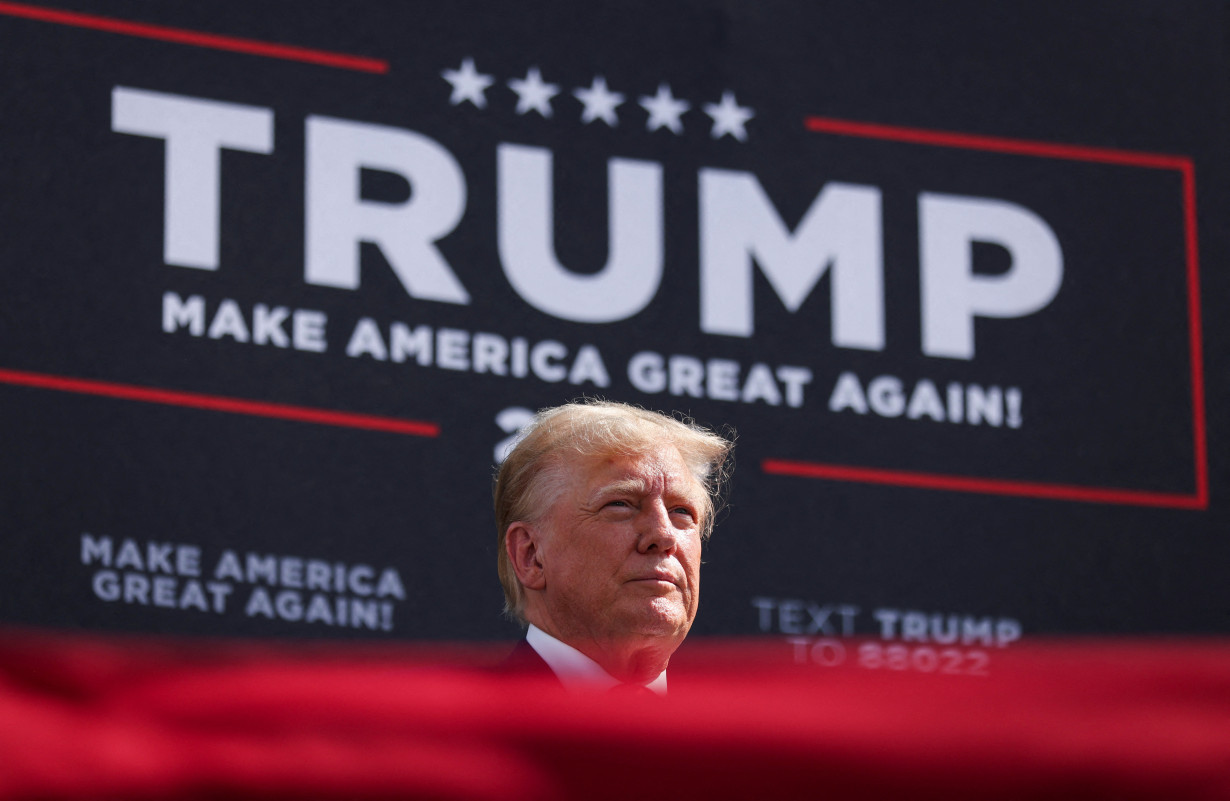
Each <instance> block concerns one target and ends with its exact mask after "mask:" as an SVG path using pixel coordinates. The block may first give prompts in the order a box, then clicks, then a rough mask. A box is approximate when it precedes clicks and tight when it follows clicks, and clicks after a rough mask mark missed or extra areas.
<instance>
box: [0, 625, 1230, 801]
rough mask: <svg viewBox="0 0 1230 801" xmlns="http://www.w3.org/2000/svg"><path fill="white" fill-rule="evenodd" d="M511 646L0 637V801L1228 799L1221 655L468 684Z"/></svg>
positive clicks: (1082, 644)
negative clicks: (653, 685) (634, 692)
mask: <svg viewBox="0 0 1230 801" xmlns="http://www.w3.org/2000/svg"><path fill="white" fill-rule="evenodd" d="M846 642H847V643H848V644H849V647H850V648H854V647H856V646H855V645H854V644H852V643H849V641H846ZM510 647H511V646H510V645H508V644H504V645H493V646H461V645H459V646H432V647H428V646H372V645H353V644H336V643H335V644H329V645H322V644H298V645H288V644H253V643H234V642H212V641H204V640H167V641H154V640H146V639H133V638H130V637H118V636H113V637H101V636H93V635H92V636H82V635H78V636H72V635H51V634H45V633H32V632H19V631H17V632H14V631H10V632H7V633H5V634H3V635H0V801H8V800H9V799H155V798H156V799H179V798H185V799H188V798H191V799H197V798H233V799H248V798H251V799H274V798H277V799H286V798H304V799H334V798H336V799H382V798H389V799H393V798H399V799H401V798H431V799H557V798H558V799H621V801H622V799H629V798H635V797H665V798H671V799H687V798H708V799H712V798H801V797H806V798H825V799H850V798H908V799H941V798H942V799H949V800H951V799H958V798H971V799H972V798H977V799H987V798H994V799H1026V798H1030V799H1035V798H1036V799H1041V798H1046V799H1055V798H1081V799H1103V798H1104V799H1230V642H1227V641H1225V640H1213V641H1179V640H1175V641H1167V640H1149V641H1134V640H1126V641H1124V640H1120V641H1096V640H1084V641H1068V642H1054V643H1049V644H1016V645H1014V646H1012V647H1011V648H1008V649H1004V650H1002V651H995V650H993V649H992V652H991V656H992V662H991V664H990V666H989V668H988V671H987V672H988V674H989V675H987V676H968V675H966V676H950V675H941V674H940V673H939V672H921V671H919V670H914V669H901V670H892V669H889V668H887V667H883V666H881V667H879V669H874V670H873V669H867V667H865V666H864V667H859V666H857V665H856V664H853V662H854V660H851V662H850V663H847V664H846V665H843V666H841V667H832V668H826V667H820V666H816V665H807V664H804V665H799V664H795V656H796V654H795V653H794V651H793V649H792V646H791V645H790V644H788V643H787V642H786V641H785V640H781V639H770V638H765V639H759V640H755V639H753V640H739V641H705V640H695V639H694V640H690V641H689V642H688V643H687V644H685V646H684V648H683V649H681V650H680V652H679V653H678V654H677V655H676V657H675V660H674V661H673V663H672V666H671V671H670V676H671V678H670V681H671V692H670V695H669V697H668V698H666V699H665V700H661V699H642V698H639V697H631V698H629V697H627V696H611V695H603V694H580V695H578V694H567V693H565V692H563V691H560V690H558V689H556V688H554V687H552V686H551V684H550V683H544V682H543V681H541V680H540V679H535V678H534V677H527V676H505V675H499V674H498V673H496V672H494V671H492V670H490V666H491V665H493V664H495V663H496V662H498V661H499V659H500V658H501V657H502V656H503V655H504V654H505V653H506V652H507V651H508V649H509V648H510Z"/></svg>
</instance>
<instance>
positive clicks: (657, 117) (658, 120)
mask: <svg viewBox="0 0 1230 801" xmlns="http://www.w3.org/2000/svg"><path fill="white" fill-rule="evenodd" d="M691 107H692V104H690V103H688V102H687V101H685V100H676V99H675V96H674V95H672V94H671V88H670V85H669V84H665V83H664V84H662V85H661V86H659V87H658V93H657V94H656V95H654V96H653V97H642V98H641V108H643V109H645V110H646V111H648V112H649V121H648V122H646V123H645V129H646V130H649V131H656V130H657V129H659V128H662V127H667V128H670V129H671V130H672V131H673V132H675V133H676V134H682V133H683V122H682V121H681V120H680V119H679V118H680V117H681V116H682V115H683V113H684V112H685V111H687V110H688V109H690V108H691Z"/></svg>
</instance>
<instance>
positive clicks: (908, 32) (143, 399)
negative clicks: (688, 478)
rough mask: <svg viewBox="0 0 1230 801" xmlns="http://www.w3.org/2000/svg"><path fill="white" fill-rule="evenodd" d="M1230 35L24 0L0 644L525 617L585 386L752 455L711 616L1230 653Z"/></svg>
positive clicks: (430, 625)
mask: <svg viewBox="0 0 1230 801" xmlns="http://www.w3.org/2000/svg"><path fill="white" fill-rule="evenodd" d="M1223 16H1224V14H1223V9H1222V7H1221V6H1219V5H1216V4H1212V3H1180V4H1169V3H1167V4H1162V3H1158V2H1133V3H1127V4H1124V3H1115V4H1110V3H1106V4H1093V5H1089V6H1085V7H1082V8H1079V9H1070V8H1060V7H1059V6H1058V5H1053V6H1052V5H1047V4H1043V5H1041V6H1038V5H1037V4H1024V3H1006V4H997V5H996V6H995V7H994V8H985V7H983V5H982V4H976V3H967V2H952V3H945V4H942V5H940V6H936V7H933V8H928V9H923V8H918V7H914V6H911V5H908V4H891V3H885V4H860V5H858V6H855V7H851V6H848V5H844V4H819V5H808V6H798V5H789V4H784V3H768V4H765V3H750V2H749V3H733V4H724V5H721V6H713V5H708V4H691V3H687V4H674V5H670V6H660V5H657V4H639V3H638V4H631V5H629V4H619V5H618V6H616V5H606V6H599V7H593V8H588V7H587V8H585V9H581V8H574V7H572V6H569V5H567V4H562V3H533V4H529V5H519V6H507V5H504V4H496V3H479V2H473V3H453V4H448V5H443V6H438V7H409V6H404V5H402V4H397V3H391V2H375V1H374V0H373V2H364V3H358V4H352V5H349V6H346V8H345V9H342V8H341V7H339V6H337V5H335V4H328V3H294V4H291V3H271V4H262V5H261V6H259V7H252V6H249V5H246V4H238V3H234V4H230V3H223V4H211V6H210V7H209V10H208V11H206V10H205V9H199V8H183V7H158V6H148V5H143V4H139V3H118V4H116V3H113V4H99V3H89V2H63V3H55V4H52V5H31V4H22V3H2V4H0V41H3V42H5V43H6V44H5V46H4V47H2V48H0V65H2V68H3V70H4V75H5V80H4V82H3V84H2V86H0V93H3V97H4V108H5V109H6V112H7V113H6V119H7V120H8V122H7V123H5V124H4V125H3V127H2V128H0V176H2V177H3V184H2V187H3V188H2V189H0V226H2V230H3V232H4V235H3V237H0V343H2V350H0V409H2V410H3V413H2V414H0V427H3V428H2V430H3V435H2V439H3V442H4V443H5V446H4V457H3V459H2V460H0V464H2V465H3V467H2V469H3V471H4V473H3V474H2V475H0V480H2V481H3V483H2V486H3V487H4V489H3V490H0V503H2V506H0V515H2V516H0V522H2V525H3V527H4V531H5V536H4V538H3V543H2V544H0V549H2V551H3V554H4V557H3V559H0V571H3V579H4V589H3V590H0V599H3V601H2V603H0V610H3V616H4V619H5V621H7V622H11V623H19V624H28V625H38V626H52V627H66V626H67V627H83V628H101V629H123V630H137V631H170V632H185V633H210V634H242V635H252V636H288V635H289V636H325V637H330V636H362V637H396V638H410V639H414V638H427V639H475V638H480V639H482V638H498V637H510V636H515V633H516V629H515V627H513V626H512V625H511V624H509V623H508V622H507V621H504V620H502V619H501V617H500V607H501V600H500V591H499V588H498V584H497V582H496V580H495V572H494V565H495V547H496V536H495V531H494V527H493V524H492V515H491V511H490V484H491V476H492V473H493V469H494V465H495V464H497V463H498V461H499V459H500V458H501V457H502V454H503V452H504V450H505V449H506V448H507V446H508V444H509V443H510V442H511V441H512V439H513V438H514V437H515V436H516V433H517V431H518V430H519V428H520V427H521V426H522V425H524V424H525V423H526V421H528V419H529V418H530V416H531V415H532V413H533V411H534V410H536V409H539V408H542V407H546V406H552V405H556V404H559V403H562V402H565V401H568V400H571V399H575V398H579V397H604V398H610V399H614V400H622V401H627V402H631V403H636V404H639V405H643V406H646V407H649V408H654V409H661V410H666V411H678V412H680V413H683V414H686V415H689V416H691V417H694V418H695V419H696V420H698V421H699V422H701V423H702V424H705V425H709V426H711V427H714V428H717V429H722V430H734V431H737V442H738V445H737V448H736V454H737V457H736V459H737V469H736V472H735V479H734V483H733V489H732V492H731V495H730V497H729V505H728V508H727V509H726V510H725V511H724V512H723V513H722V516H721V519H720V520H719V524H718V527H717V531H716V533H715V535H714V538H713V540H712V542H711V543H710V544H709V545H707V546H706V547H707V549H708V552H707V555H706V564H705V568H704V579H705V581H704V586H705V592H704V603H703V604H702V610H701V613H700V616H699V617H698V621H697V631H699V632H703V633H716V634H747V633H757V632H760V633H765V634H771V635H774V636H784V637H788V638H794V641H796V645H797V647H798V648H799V649H804V650H800V651H799V653H800V654H804V657H803V658H806V659H812V661H819V662H821V663H825V661H826V660H828V661H831V660H833V659H835V657H833V654H835V653H836V650H835V649H837V648H844V646H842V645H841V642H842V638H847V637H852V636H859V637H863V638H866V637H868V636H871V637H875V638H878V639H879V641H880V642H882V643H883V644H884V647H885V648H889V647H894V646H898V645H899V646H902V647H909V648H914V649H917V648H919V647H927V648H939V649H940V650H937V651H935V653H934V654H933V655H924V656H923V657H922V664H923V665H924V668H922V669H925V666H926V665H931V664H933V663H934V664H940V663H942V661H943V656H942V654H941V651H942V650H943V648H944V647H949V648H950V649H964V650H957V651H955V653H956V654H957V656H956V657H952V658H949V662H951V663H952V664H958V663H959V666H960V670H961V671H963V672H974V673H976V672H978V671H979V670H981V669H983V668H982V667H980V665H982V664H983V659H984V657H985V655H986V654H989V653H993V652H994V651H995V650H996V649H1000V648H1004V647H1008V646H1009V645H1010V644H1011V643H1012V642H1015V641H1017V640H1018V639H1020V637H1021V636H1022V634H1023V633H1031V632H1046V633H1061V632H1103V631H1105V632H1123V631H1129V632H1131V631H1141V632H1146V631H1147V632H1157V631H1163V632H1170V631H1205V632H1214V631H1223V630H1225V626H1226V620H1227V616H1226V615H1227V612H1228V611H1230V607H1227V601H1226V598H1225V595H1224V593H1221V592H1219V591H1218V589H1217V588H1218V587H1220V580H1219V579H1220V575H1219V572H1220V571H1219V570H1218V569H1217V566H1218V565H1219V564H1223V563H1224V557H1226V556H1230V549H1228V546H1227V544H1226V541H1225V537H1224V532H1225V531H1226V525H1227V523H1228V522H1230V521H1228V520H1227V519H1226V517H1225V514H1226V513H1225V512H1224V510H1223V509H1222V506H1223V500H1224V499H1223V498H1222V495H1223V494H1224V492H1223V491H1222V490H1220V489H1219V485H1218V483H1217V481H1216V476H1217V473H1216V470H1217V468H1218V455H1219V454H1220V453H1224V444H1225V425H1224V424H1225V422H1226V420H1225V416H1224V413H1223V412H1222V411H1221V404H1219V403H1218V402H1217V401H1218V400H1219V399H1221V398H1223V397H1224V394H1225V389H1226V386H1225V375H1226V374H1227V371H1226V369H1225V366H1226V361H1225V357H1226V344H1227V339H1226V332H1225V331H1224V330H1223V328H1222V326H1221V325H1220V322H1219V321H1220V316H1219V315H1218V314H1217V306H1218V303H1219V302H1220V299H1221V298H1222V297H1225V289H1226V287H1225V277H1224V276H1223V275H1221V274H1220V273H1219V271H1218V270H1217V269H1216V265H1218V264H1220V263H1221V261H1222V260H1223V259H1224V257H1225V253H1226V242H1225V236H1224V233H1223V231H1222V229H1221V228H1220V227H1219V225H1220V224H1219V223H1218V222H1217V221H1218V220H1219V219H1220V217H1221V216H1222V215H1223V213H1224V211H1225V199H1224V198H1223V196H1222V189H1221V187H1222V186H1224V185H1225V183H1224V180H1223V179H1224V175H1223V170H1224V169H1225V154H1226V152H1227V151H1226V141H1227V138H1226V133H1227V131H1226V125H1225V119H1224V116H1225V115H1224V114H1223V113H1222V109H1224V108H1225V104H1226V88H1227V82H1226V80H1225V78H1224V57H1225V48H1224V42H1223V41H1222V39H1223V37H1222V31H1223V30H1224V26H1225V20H1224V18H1223ZM808 638H810V639H808ZM834 644H835V645H834ZM864 650H865V649H864ZM870 653H871V652H870V651H866V654H870ZM893 653H896V652H893ZM866 654H865V655H866ZM979 654H982V656H980V655H979ZM889 656H890V655H889V654H887V652H885V653H881V654H878V655H877V654H871V655H870V656H869V657H867V658H868V659H870V660H871V661H873V662H876V661H877V660H880V661H883V660H884V659H887V658H889ZM915 657H916V655H914V654H913V653H912V652H911V654H907V656H906V657H905V658H907V659H915V661H917V659H916V658H915ZM932 657H934V658H932ZM894 658H896V657H894ZM954 658H955V659H956V661H955V662H954V661H953V659H954ZM842 659H843V660H845V659H846V655H845V654H844V653H843V656H842ZM877 663H878V662H877ZM903 664H904V663H903Z"/></svg>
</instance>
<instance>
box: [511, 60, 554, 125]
mask: <svg viewBox="0 0 1230 801" xmlns="http://www.w3.org/2000/svg"><path fill="white" fill-rule="evenodd" d="M508 85H509V86H510V87H512V90H513V91H514V92H516V93H517V113H518V114H525V113H527V112H530V111H537V112H538V113H539V114H541V115H542V116H544V117H550V116H551V98H553V97H555V96H556V95H558V94H559V87H558V86H556V85H555V84H553V83H543V82H542V74H541V73H540V72H538V68H537V67H530V69H529V72H527V73H525V79H524V80H522V79H521V78H513V79H512V80H511V81H509V82H508Z"/></svg>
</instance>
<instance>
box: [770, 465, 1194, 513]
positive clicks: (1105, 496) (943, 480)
mask: <svg viewBox="0 0 1230 801" xmlns="http://www.w3.org/2000/svg"><path fill="white" fill-rule="evenodd" d="M760 469H761V470H763V471H764V472H766V473H770V474H775V475H782V476H800V477H802V478H824V479H831V480H833V481H857V482H860V483H866V484H889V485H893V486H898V487H914V488H918V489H935V490H949V491H952V492H978V493H983V494H987V495H1013V496H1019V497H1024V498H1046V499H1050V500H1063V501H1085V502H1087V503H1110V504H1126V505H1131V506H1157V507H1164V508H1173V509H1205V508H1207V507H1208V502H1207V500H1204V499H1202V498H1201V497H1199V496H1198V495H1197V496H1192V495H1182V494H1177V493H1166V492H1141V491H1137V490H1124V489H1108V488H1103V487H1076V486H1068V485H1064V484H1039V483H1034V482H1029V481H1003V480H1000V479H993V478H972V477H969V476H948V475H940V474H936V473H913V472H908V471H904V470H880V469H877V468H870V467H851V466H849V465H837V464H817V463H814V462H796V461H791V460H788V459H765V460H764V461H763V462H761V463H760Z"/></svg>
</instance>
